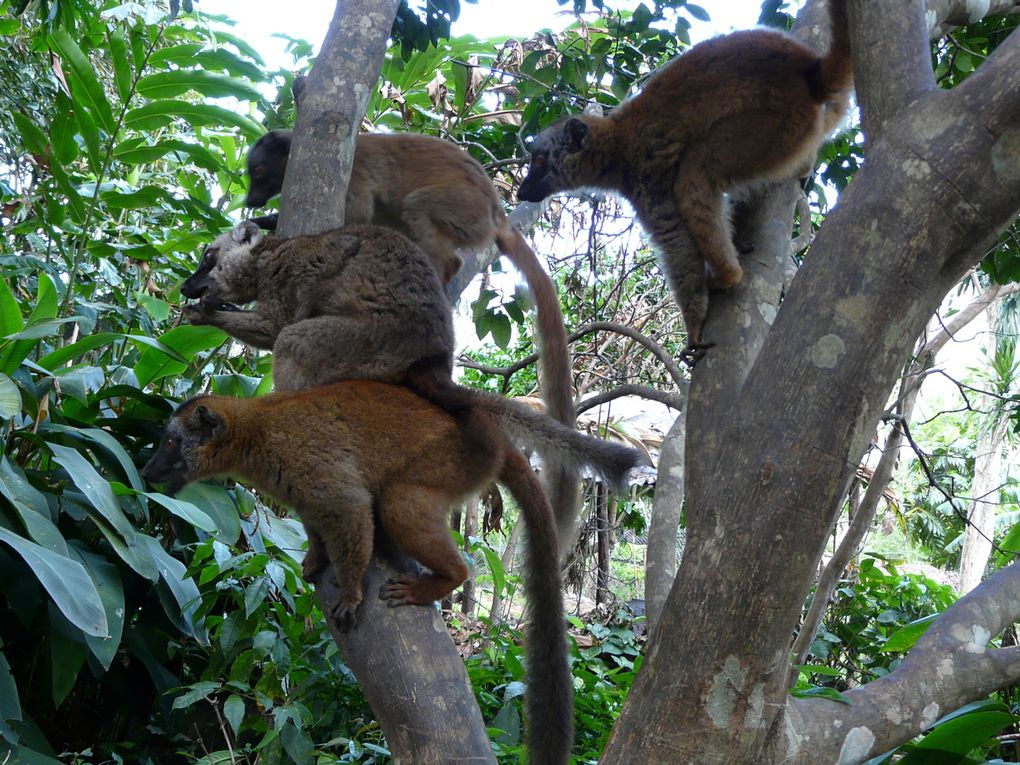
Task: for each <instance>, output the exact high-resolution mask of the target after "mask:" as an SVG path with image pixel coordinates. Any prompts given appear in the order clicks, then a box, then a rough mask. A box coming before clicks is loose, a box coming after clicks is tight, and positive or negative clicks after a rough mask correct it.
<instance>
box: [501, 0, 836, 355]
mask: <svg viewBox="0 0 1020 765" xmlns="http://www.w3.org/2000/svg"><path fill="white" fill-rule="evenodd" d="M829 13H830V16H831V23H832V44H831V46H830V48H829V51H828V53H826V55H825V56H823V57H819V56H818V55H817V54H816V53H815V52H814V51H812V50H811V49H810V48H809V47H807V46H806V45H804V44H803V43H801V42H798V41H797V40H795V39H794V38H793V37H791V36H789V35H787V34H784V33H782V32H778V31H775V30H766V29H753V30H746V31H742V32H734V33H732V34H728V35H723V36H721V37H716V38H714V39H711V40H707V41H706V42H703V43H699V44H698V45H695V46H694V47H693V48H691V49H690V50H689V51H687V52H686V53H683V54H682V55H680V56H678V57H676V58H675V59H673V60H672V61H670V62H669V63H668V64H666V65H665V66H663V67H662V68H661V69H660V70H659V71H658V72H657V73H656V74H655V75H654V76H652V77H651V79H649V80H648V82H647V83H646V84H645V86H644V87H643V88H642V89H641V92H640V93H639V94H638V95H636V96H635V97H634V98H632V99H630V100H629V101H627V102H625V103H623V104H622V105H621V106H620V107H619V108H618V109H616V110H615V111H613V112H612V113H610V114H609V116H608V117H604V118H603V117H595V116H590V115H578V116H575V117H568V118H566V119H564V120H561V121H560V122H557V123H555V124H553V125H551V126H550V127H547V128H546V129H545V130H543V131H542V132H541V133H539V134H538V136H536V138H535V141H534V143H533V145H532V150H531V164H530V167H529V168H528V175H527V177H526V178H525V179H524V182H523V183H522V184H521V188H520V191H519V194H518V196H519V197H520V198H521V199H524V200H528V201H539V200H541V199H544V198H545V197H547V196H549V195H550V194H553V193H555V192H557V191H565V190H569V189H577V188H581V187H594V188H602V189H609V190H613V191H618V192H619V193H621V194H622V195H623V196H625V197H626V198H627V199H628V200H629V201H630V202H631V204H632V205H633V206H634V210H635V212H636V213H637V216H638V219H639V220H640V221H641V224H642V225H643V226H644V227H645V229H646V230H647V231H648V232H649V233H650V234H651V237H652V240H653V242H654V243H655V246H656V247H657V249H658V250H659V256H660V258H661V260H662V263H663V266H664V267H665V271H666V277H667V279H668V281H669V286H670V289H671V290H672V291H673V294H674V296H675V297H676V299H677V301H678V302H679V304H680V309H681V311H682V312H683V316H684V322H685V323H686V325H687V337H688V353H689V354H690V355H691V356H692V357H696V356H697V355H700V353H703V351H704V349H705V348H707V347H710V346H711V343H704V342H703V338H702V337H701V329H702V325H703V324H704V321H705V314H706V312H707V310H708V288H709V286H711V287H716V288H724V287H730V286H732V285H734V284H736V283H737V282H739V281H740V279H741V277H742V276H743V269H742V268H741V267H740V262H739V260H738V258H737V251H736V249H735V248H734V246H733V242H732V238H731V234H730V228H729V222H728V221H727V219H726V214H725V209H724V204H723V194H724V193H733V192H739V191H740V190H742V189H745V188H747V187H749V186H753V185H756V184H761V183H765V182H769V181H780V180H788V179H791V178H796V177H798V176H803V175H805V174H806V173H807V172H809V171H810V169H811V167H812V165H813V164H814V160H815V155H816V153H817V151H818V146H819V144H821V142H822V140H823V139H824V138H825V136H826V135H827V134H828V133H829V132H830V131H831V130H832V129H833V127H835V125H836V123H837V122H838V121H839V120H840V119H841V117H842V115H843V113H844V112H845V111H846V107H847V103H848V97H849V89H850V88H851V86H852V79H853V70H852V67H851V61H850V39H849V32H848V23H847V15H846V0H829ZM706 263H707V266H708V274H707V275H706V273H705V266H706Z"/></svg>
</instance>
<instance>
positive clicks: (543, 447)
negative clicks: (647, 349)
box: [407, 365, 645, 524]
mask: <svg viewBox="0 0 1020 765" xmlns="http://www.w3.org/2000/svg"><path fill="white" fill-rule="evenodd" d="M407 385H408V387H409V388H411V390H413V391H414V392H415V393H417V394H418V395H419V396H422V397H423V398H425V399H427V400H428V401H430V402H431V403H433V404H435V405H436V406H438V407H440V408H442V409H443V410H445V411H446V412H449V413H450V414H451V415H453V416H454V417H456V418H458V420H460V422H461V423H462V425H463V427H465V428H466V430H467V435H468V437H470V438H472V439H474V440H475V441H477V442H478V443H479V444H481V445H484V444H487V443H489V439H491V437H492V435H491V423H496V425H497V426H498V428H499V430H500V431H501V432H502V433H503V435H504V436H505V437H507V438H508V439H509V440H510V441H512V442H513V443H515V444H519V445H523V446H526V447H528V448H529V449H534V450H535V451H537V452H538V453H539V454H540V455H541V456H542V459H543V461H545V463H546V464H547V465H548V464H549V463H553V464H556V465H558V466H561V467H562V468H563V469H564V470H568V471H570V472H571V473H572V474H573V475H575V476H576V475H577V473H579V472H580V471H581V469H583V468H585V467H589V468H591V469H592V470H594V471H595V472H596V473H597V474H598V475H599V476H600V477H601V478H603V479H604V480H605V481H606V483H608V484H610V485H611V486H612V487H613V488H615V489H620V488H622V487H624V486H626V481H627V475H628V473H629V472H630V469H631V468H632V467H634V466H635V465H639V464H641V463H643V462H644V461H645V458H644V456H643V455H642V454H641V453H640V452H639V451H637V450H636V449H631V448H630V447H629V446H623V445H622V444H614V443H612V442H611V441H605V440H603V439H600V438H592V437H591V436H586V435H584V434H583V433H578V432H577V431H576V430H575V429H574V428H568V427H567V426H565V425H561V424H560V423H558V422H556V420H553V419H552V418H550V417H547V416H546V415H544V414H540V413H538V412H535V411H533V410H531V409H529V408H528V407H526V406H524V405H523V404H520V403H518V402H516V401H513V400H511V399H508V398H504V397H503V396H498V395H496V394H494V393H486V392H484V391H480V390H474V389H472V388H465V387H464V386H463V385H458V384H457V383H455V382H453V381H452V380H450V379H449V378H444V377H443V376H442V375H441V374H436V373H435V371H434V368H431V367H428V366H426V365H423V366H422V368H420V369H419V368H414V367H413V368H412V370H411V372H410V373H409V375H408V378H407ZM554 515H555V512H554ZM558 522H559V519H558V518H557V524H558Z"/></svg>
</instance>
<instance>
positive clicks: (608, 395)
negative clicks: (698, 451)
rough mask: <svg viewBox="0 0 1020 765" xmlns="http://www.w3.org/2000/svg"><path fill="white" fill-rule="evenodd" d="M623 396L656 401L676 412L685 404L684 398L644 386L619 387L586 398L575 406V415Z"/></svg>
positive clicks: (685, 399)
mask: <svg viewBox="0 0 1020 765" xmlns="http://www.w3.org/2000/svg"><path fill="white" fill-rule="evenodd" d="M623 396H641V398H647V399H649V400H650V401H658V402H659V403H660V404H665V405H666V406H668V407H672V408H673V409H676V410H677V411H678V412H679V411H680V410H681V409H683V408H684V404H686V403H687V397H686V396H678V395H677V394H675V393H668V392H666V391H662V390H656V389H655V388H649V387H647V386H645V385H634V384H627V385H620V386H619V387H617V388H614V389H613V390H608V391H604V392H602V393H597V394H595V395H594V396H592V397H591V398H586V399H585V400H584V401H582V402H580V403H579V404H578V405H577V413H578V414H580V413H581V412H585V411H587V410H589V409H592V408H594V407H596V406H600V405H602V404H605V403H606V402H608V401H613V400H614V399H618V398H622V397H623Z"/></svg>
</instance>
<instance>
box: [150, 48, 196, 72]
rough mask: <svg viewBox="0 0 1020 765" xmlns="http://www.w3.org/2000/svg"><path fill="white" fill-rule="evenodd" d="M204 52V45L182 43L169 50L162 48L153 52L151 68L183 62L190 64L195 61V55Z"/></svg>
mask: <svg viewBox="0 0 1020 765" xmlns="http://www.w3.org/2000/svg"><path fill="white" fill-rule="evenodd" d="M200 50H202V43H182V44H181V45H171V46H170V47H168V48H161V49H160V50H157V51H153V52H152V55H151V56H149V66H152V67H157V66H159V65H161V64H166V63H175V64H179V63H181V62H184V63H190V62H191V61H193V60H194V58H195V54H196V53H198V52H199V51H200Z"/></svg>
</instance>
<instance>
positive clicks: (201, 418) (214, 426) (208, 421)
mask: <svg viewBox="0 0 1020 765" xmlns="http://www.w3.org/2000/svg"><path fill="white" fill-rule="evenodd" d="M189 425H190V426H191V427H192V428H193V429H194V430H195V431H197V432H198V433H199V435H201V436H202V439H203V440H205V439H208V438H213V437H215V436H218V435H220V434H221V433H223V431H224V430H226V429H227V424H226V421H224V419H223V418H222V417H221V416H220V415H218V414H217V413H216V412H214V411H213V410H212V409H210V408H209V407H207V406H206V405H205V404H199V405H198V406H196V407H195V409H194V410H193V411H192V413H191V417H190V418H189Z"/></svg>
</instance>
